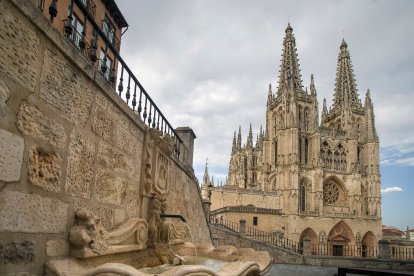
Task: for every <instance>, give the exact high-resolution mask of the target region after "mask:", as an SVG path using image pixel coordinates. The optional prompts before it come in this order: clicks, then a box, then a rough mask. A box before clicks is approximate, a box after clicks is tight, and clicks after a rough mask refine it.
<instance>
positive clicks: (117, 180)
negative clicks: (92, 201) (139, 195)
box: [95, 170, 127, 205]
mask: <svg viewBox="0 0 414 276" xmlns="http://www.w3.org/2000/svg"><path fill="white" fill-rule="evenodd" d="M126 185H127V182H126V181H125V179H123V178H121V177H119V176H116V175H114V174H113V173H110V172H108V171H104V170H98V172H97V177H96V187H95V194H96V198H97V199H98V201H100V202H105V203H111V204H117V205H120V204H121V201H122V200H123V199H124V198H125V195H126V193H125V188H126Z"/></svg>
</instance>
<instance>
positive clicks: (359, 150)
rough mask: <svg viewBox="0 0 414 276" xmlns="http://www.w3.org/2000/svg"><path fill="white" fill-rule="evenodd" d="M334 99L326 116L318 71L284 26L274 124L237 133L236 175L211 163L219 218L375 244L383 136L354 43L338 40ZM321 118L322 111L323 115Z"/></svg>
mask: <svg viewBox="0 0 414 276" xmlns="http://www.w3.org/2000/svg"><path fill="white" fill-rule="evenodd" d="M339 49H340V50H339V55H338V65H337V73H336V83H335V88H334V91H333V103H332V106H330V107H328V106H327V103H326V100H325V99H324V100H323V105H322V114H321V116H320V117H319V108H318V100H317V89H316V86H315V81H314V77H313V75H311V76H310V85H309V89H308V88H304V86H303V84H302V78H301V74H300V68H299V61H298V55H297V53H296V51H297V49H296V42H295V37H294V35H293V29H292V27H291V26H290V25H288V27H287V28H286V30H285V38H284V40H283V54H282V60H281V65H280V74H279V79H278V86H277V88H276V89H272V85H271V84H270V85H269V90H268V93H267V107H266V124H265V128H264V129H262V128H260V131H259V133H258V134H257V135H256V137H255V138H256V141H255V142H254V141H253V139H254V135H253V132H252V128H251V125H250V129H249V134H248V137H247V141H246V143H245V144H243V143H242V134H241V129H240V128H239V130H238V133H236V132H235V133H234V137H233V144H232V151H231V157H230V164H229V172H228V178H227V181H226V183H224V185H218V186H217V185H216V186H215V185H214V183H211V181H210V178H209V176H208V171H207V167H206V171H205V175H204V179H203V184H202V196H203V198H204V199H205V200H208V201H210V202H211V215H212V216H213V218H214V217H215V218H220V219H226V220H229V221H234V222H238V221H239V220H240V219H245V220H246V221H247V225H248V226H249V227H255V228H257V229H261V230H263V231H267V232H271V233H274V234H278V235H282V236H284V237H286V238H289V239H291V240H295V241H298V242H302V241H303V239H305V238H306V239H307V240H310V241H311V243H312V245H313V246H314V248H317V246H319V245H327V246H328V248H331V249H332V248H333V250H334V251H335V250H336V254H337V255H339V254H341V255H342V253H341V252H342V250H344V248H346V246H348V247H349V246H361V245H362V246H365V247H367V246H375V245H376V244H377V242H378V240H379V239H381V235H382V233H381V193H380V171H379V139H378V135H377V133H376V129H375V120H374V119H375V117H374V109H373V103H372V101H371V95H370V90H369V89H368V90H367V91H366V94H365V100H364V103H362V102H361V99H360V98H359V95H358V90H357V85H356V81H355V76H354V74H353V69H352V64H351V57H350V53H349V50H348V45H347V44H346V42H345V41H344V40H342V43H341V45H340V47H339ZM319 118H320V119H321V120H320V121H319Z"/></svg>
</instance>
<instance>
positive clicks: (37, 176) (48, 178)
mask: <svg viewBox="0 0 414 276" xmlns="http://www.w3.org/2000/svg"><path fill="white" fill-rule="evenodd" d="M61 161H62V158H60V156H59V154H57V153H54V152H51V153H46V152H42V151H41V150H40V149H39V148H37V147H35V146H32V147H31V148H30V152H29V180H30V183H31V184H32V185H35V186H38V187H41V188H43V189H45V190H48V191H52V192H59V191H60V175H61V171H60V166H61Z"/></svg>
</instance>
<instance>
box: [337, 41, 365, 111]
mask: <svg viewBox="0 0 414 276" xmlns="http://www.w3.org/2000/svg"><path fill="white" fill-rule="evenodd" d="M340 49H341V52H340V53H339V55H338V67H337V71H336V84H335V93H334V100H333V101H334V108H337V107H338V108H343V107H349V106H352V107H358V108H360V107H361V104H360V101H359V98H358V92H357V88H356V83H355V75H354V70H353V69H352V64H351V56H350V54H349V51H348V45H347V44H346V42H345V40H343V39H342V43H341V47H340Z"/></svg>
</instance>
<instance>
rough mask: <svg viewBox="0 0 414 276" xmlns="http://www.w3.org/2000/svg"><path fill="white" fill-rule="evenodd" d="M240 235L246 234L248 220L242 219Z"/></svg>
mask: <svg viewBox="0 0 414 276" xmlns="http://www.w3.org/2000/svg"><path fill="white" fill-rule="evenodd" d="M239 235H240V236H246V220H244V219H241V220H240V228H239Z"/></svg>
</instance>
